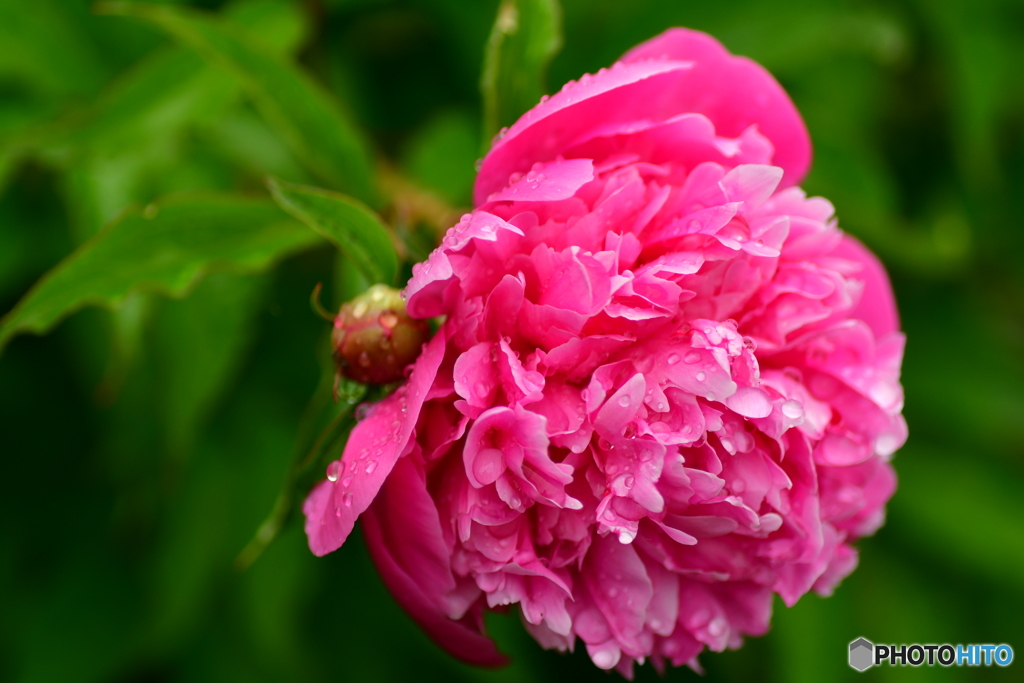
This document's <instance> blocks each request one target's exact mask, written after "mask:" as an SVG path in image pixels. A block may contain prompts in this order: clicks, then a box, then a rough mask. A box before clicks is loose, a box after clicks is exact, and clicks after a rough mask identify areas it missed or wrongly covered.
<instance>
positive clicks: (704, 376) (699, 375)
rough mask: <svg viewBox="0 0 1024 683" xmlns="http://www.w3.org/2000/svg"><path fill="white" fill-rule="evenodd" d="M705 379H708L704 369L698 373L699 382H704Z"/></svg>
mask: <svg viewBox="0 0 1024 683" xmlns="http://www.w3.org/2000/svg"><path fill="white" fill-rule="evenodd" d="M705 379H707V375H705V374H704V372H703V371H701V372H698V373H697V381H698V382H703V381H704V380H705Z"/></svg>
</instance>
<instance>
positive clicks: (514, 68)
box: [480, 0, 562, 151]
mask: <svg viewBox="0 0 1024 683" xmlns="http://www.w3.org/2000/svg"><path fill="white" fill-rule="evenodd" d="M561 48H562V10H561V7H560V6H559V4H558V0H503V1H502V3H501V6H499V7H498V17H497V19H495V21H494V28H493V29H491V37H490V39H489V40H488V42H487V50H486V53H485V55H484V67H483V74H482V75H481V78H480V90H481V92H482V93H483V98H484V150H485V151H486V150H487V149H489V148H490V146H491V140H492V138H493V137H494V135H495V134H497V133H498V131H499V129H501V128H502V127H504V126H510V125H512V124H513V123H515V121H516V119H518V118H519V117H520V116H521V115H522V114H523V112H525V111H526V110H528V109H529V108H530V107H532V106H533V105H535V104H537V101H538V100H539V99H540V97H541V95H543V94H544V92H545V76H546V74H547V68H548V64H549V63H550V62H551V59H552V58H553V57H554V56H555V55H556V54H557V53H558V51H559V50H560V49H561Z"/></svg>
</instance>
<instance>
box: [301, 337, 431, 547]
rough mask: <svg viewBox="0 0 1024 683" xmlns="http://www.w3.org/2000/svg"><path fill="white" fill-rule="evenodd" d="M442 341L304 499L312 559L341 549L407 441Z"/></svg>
mask: <svg viewBox="0 0 1024 683" xmlns="http://www.w3.org/2000/svg"><path fill="white" fill-rule="evenodd" d="M444 347H445V339H444V335H443V334H436V335H434V338H433V339H431V340H430V342H428V343H427V345H426V347H425V348H424V350H423V353H422V354H421V355H420V357H419V359H417V361H416V364H415V365H414V366H413V370H412V375H411V376H410V377H409V381H408V382H407V383H406V384H405V385H404V386H402V387H400V388H399V389H398V391H396V392H395V393H393V394H391V395H390V396H388V397H387V398H386V399H384V400H383V401H381V402H380V403H378V404H377V405H376V406H374V408H373V410H372V412H371V413H370V414H369V415H368V416H367V417H366V418H364V419H363V421H362V422H360V423H359V424H357V425H356V426H355V429H353V430H352V435H351V436H350V437H349V439H348V443H347V444H346V445H345V453H344V455H342V457H341V461H340V467H339V470H338V478H337V480H336V481H333V482H332V481H325V482H321V483H320V484H319V485H317V487H316V488H314V489H313V492H312V493H311V494H310V495H309V497H308V498H307V499H306V502H305V503H304V504H303V506H302V511H303V513H305V515H306V536H307V537H308V538H309V549H310V550H312V551H313V554H314V555H326V554H327V553H329V552H332V551H335V550H337V549H338V548H340V547H341V545H342V544H343V543H344V542H345V539H346V538H348V535H349V534H350V533H352V527H353V526H354V525H355V521H356V518H357V517H358V516H359V515H360V514H362V512H363V511H364V510H366V508H368V507H369V506H370V503H372V502H373V499H374V497H375V496H376V495H377V491H379V490H380V487H381V485H382V484H383V483H384V480H385V479H386V478H387V476H388V474H389V473H390V472H391V469H392V468H393V467H394V466H395V462H396V461H397V460H398V458H399V456H401V455H402V454H403V453H404V452H405V450H406V446H407V445H408V443H409V438H410V437H411V436H412V430H413V428H414V427H415V426H416V420H417V418H419V414H420V408H421V407H422V406H423V399H424V397H425V396H426V394H427V390H428V389H429V388H430V385H431V384H432V383H433V381H434V376H435V375H436V374H437V368H438V367H439V366H440V365H441V359H442V358H443V357H444Z"/></svg>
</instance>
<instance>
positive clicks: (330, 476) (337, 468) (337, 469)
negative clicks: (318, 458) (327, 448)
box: [327, 460, 342, 481]
mask: <svg viewBox="0 0 1024 683" xmlns="http://www.w3.org/2000/svg"><path fill="white" fill-rule="evenodd" d="M341 467H342V465H341V461H340V460H335V461H334V462H332V463H331V464H330V465H328V466H327V481H338V475H339V474H341Z"/></svg>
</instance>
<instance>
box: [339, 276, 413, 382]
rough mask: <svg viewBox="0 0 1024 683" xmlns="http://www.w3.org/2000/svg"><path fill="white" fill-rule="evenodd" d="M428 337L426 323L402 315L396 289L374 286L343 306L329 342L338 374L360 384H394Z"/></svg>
mask: <svg viewBox="0 0 1024 683" xmlns="http://www.w3.org/2000/svg"><path fill="white" fill-rule="evenodd" d="M429 335H430V328H429V327H428V326H427V323H426V321H425V320H415V319H413V318H410V317H409V314H408V313H406V312H405V301H403V300H402V295H401V294H400V293H399V291H398V290H397V289H392V288H390V287H387V286H385V285H374V286H373V287H370V288H369V289H368V290H366V291H365V292H363V293H362V294H360V295H359V296H357V297H355V298H354V299H352V300H351V301H349V302H348V303H346V304H344V305H342V307H341V311H339V312H338V316H337V317H336V318H335V319H334V333H333V334H332V335H331V340H332V342H333V345H334V360H335V362H336V363H337V364H338V373H339V374H341V375H344V376H345V377H347V378H349V379H351V380H354V381H356V382H362V383H363V384H387V383H388V382H396V381H398V380H400V379H402V378H403V377H404V371H405V368H406V366H408V365H409V364H410V363H412V362H413V361H414V360H416V358H417V356H419V355H420V349H421V347H422V346H423V342H425V341H427V337H428V336H429Z"/></svg>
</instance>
